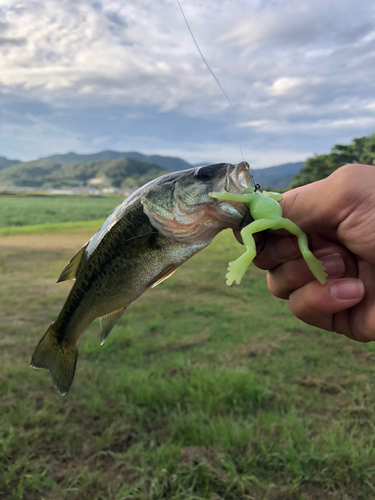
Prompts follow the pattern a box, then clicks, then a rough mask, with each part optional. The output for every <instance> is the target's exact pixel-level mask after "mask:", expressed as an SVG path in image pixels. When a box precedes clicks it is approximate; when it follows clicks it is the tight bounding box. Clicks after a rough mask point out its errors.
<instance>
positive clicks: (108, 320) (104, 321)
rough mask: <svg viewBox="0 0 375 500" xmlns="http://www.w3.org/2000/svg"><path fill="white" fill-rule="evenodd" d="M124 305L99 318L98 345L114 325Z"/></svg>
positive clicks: (123, 309) (101, 343)
mask: <svg viewBox="0 0 375 500" xmlns="http://www.w3.org/2000/svg"><path fill="white" fill-rule="evenodd" d="M125 309H126V308H125V307H124V308H122V309H117V311H113V312H111V313H109V314H107V315H106V316H102V317H101V318H99V321H100V345H103V344H104V342H105V340H106V338H107V337H108V335H109V334H110V333H111V331H112V328H113V327H114V326H115V324H116V323H117V321H118V320H119V319H120V317H121V316H122V314H123V312H124V311H125Z"/></svg>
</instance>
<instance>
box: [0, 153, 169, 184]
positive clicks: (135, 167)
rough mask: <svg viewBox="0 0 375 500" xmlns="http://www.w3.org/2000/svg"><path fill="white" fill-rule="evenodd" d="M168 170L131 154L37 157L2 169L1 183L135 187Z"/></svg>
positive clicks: (0, 171)
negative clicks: (69, 159)
mask: <svg viewBox="0 0 375 500" xmlns="http://www.w3.org/2000/svg"><path fill="white" fill-rule="evenodd" d="M167 172H168V170H166V169H165V168H163V167H161V166H159V165H156V164H153V163H144V162H140V161H137V160H132V159H130V158H119V159H116V160H110V161H108V160H99V161H78V162H77V161H73V162H67V163H62V162H58V161H51V160H34V161H29V162H22V163H18V164H16V165H12V166H10V167H8V168H4V169H2V170H0V185H1V184H3V185H8V186H22V187H33V188H61V187H68V186H71V187H75V186H89V185H92V186H98V187H109V186H112V187H116V188H134V187H137V186H140V185H142V184H145V183H146V182H148V181H150V180H151V179H154V178H155V177H158V176H160V175H163V174H164V173H167Z"/></svg>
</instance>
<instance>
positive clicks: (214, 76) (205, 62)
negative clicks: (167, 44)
mask: <svg viewBox="0 0 375 500" xmlns="http://www.w3.org/2000/svg"><path fill="white" fill-rule="evenodd" d="M176 1H177V3H178V6H179V7H180V10H181V14H182V17H183V18H184V21H185V23H186V26H187V28H188V30H189V32H190V35H191V38H192V39H193V41H194V43H195V46H196V47H197V49H198V52H199V54H200V56H201V58H202V61H203V62H204V64H205V65H206V68H207V69H208V71H209V72H210V73H211V76H212V78H213V79H214V80H215V82H216V83H217V84H218V86H219V88H220V90H221V91H222V92H223V94H224V95H225V97H226V98H227V101H228V102H229V104H230V106H231V108H232V110H233V113H234V116H235V118H236V125H237V136H238V145H239V147H240V152H241V156H242V160H243V161H244V162H245V158H244V155H243V151H242V144H241V139H240V134H239V129H240V121H239V119H238V115H237V112H236V109H235V107H234V106H233V103H232V101H231V100H230V98H229V96H228V94H227V93H226V92H225V90H224V88H223V86H222V85H221V83H220V82H219V79H218V78H217V76H216V75H215V73H214V72H213V71H212V69H211V66H210V65H209V64H208V62H207V60H206V58H205V57H204V55H203V53H202V51H201V49H200V47H199V45H198V42H197V40H196V38H195V36H194V33H193V32H192V30H191V28H190V24H189V22H188V20H187V18H186V16H185V12H184V10H183V8H182V5H181V3H180V0H176ZM245 163H247V164H248V165H249V176H250V180H251V181H252V182H253V184H254V187H255V191H257V190H258V189H259V188H260V185H259V184H257V183H256V182H255V179H254V176H253V174H252V173H251V168H250V164H249V163H248V162H245Z"/></svg>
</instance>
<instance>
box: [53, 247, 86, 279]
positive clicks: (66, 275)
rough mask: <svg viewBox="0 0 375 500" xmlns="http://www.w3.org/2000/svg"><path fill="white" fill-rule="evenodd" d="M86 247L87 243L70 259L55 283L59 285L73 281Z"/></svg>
mask: <svg viewBox="0 0 375 500" xmlns="http://www.w3.org/2000/svg"><path fill="white" fill-rule="evenodd" d="M87 245H88V242H87V243H86V245H85V246H83V247H82V248H81V250H79V252H77V253H76V254H75V256H74V257H73V258H72V260H71V261H70V262H69V264H68V265H67V266H66V267H65V269H64V270H63V272H62V273H61V274H60V276H59V279H58V280H57V283H61V281H66V280H74V279H75V278H76V274H77V269H78V266H79V264H80V262H81V260H82V257H83V254H84V253H85V250H86V247H87Z"/></svg>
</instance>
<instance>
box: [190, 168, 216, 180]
mask: <svg viewBox="0 0 375 500" xmlns="http://www.w3.org/2000/svg"><path fill="white" fill-rule="evenodd" d="M194 175H195V177H196V178H197V179H199V180H200V181H209V180H210V179H212V177H213V176H214V175H215V172H214V169H213V168H211V167H200V168H198V170H197V171H196V172H195V174H194Z"/></svg>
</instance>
